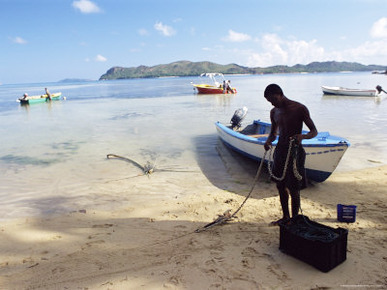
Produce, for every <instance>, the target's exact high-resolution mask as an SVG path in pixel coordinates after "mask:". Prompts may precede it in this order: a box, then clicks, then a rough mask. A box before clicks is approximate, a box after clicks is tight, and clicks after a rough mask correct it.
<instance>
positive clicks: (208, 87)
mask: <svg viewBox="0 0 387 290" xmlns="http://www.w3.org/2000/svg"><path fill="white" fill-rule="evenodd" d="M200 76H201V77H207V79H209V80H210V82H211V83H210V84H209V83H201V84H194V83H191V84H192V85H193V87H194V89H196V90H197V92H198V93H199V94H235V93H236V92H237V91H236V88H232V87H231V86H230V83H229V81H226V80H225V78H224V75H223V74H222V73H203V74H201V75H200Z"/></svg>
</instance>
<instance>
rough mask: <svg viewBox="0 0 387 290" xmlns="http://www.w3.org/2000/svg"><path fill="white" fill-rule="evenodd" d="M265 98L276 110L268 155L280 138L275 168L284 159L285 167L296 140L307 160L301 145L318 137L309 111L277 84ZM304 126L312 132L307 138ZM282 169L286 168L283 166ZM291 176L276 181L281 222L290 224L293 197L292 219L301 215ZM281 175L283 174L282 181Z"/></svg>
mask: <svg viewBox="0 0 387 290" xmlns="http://www.w3.org/2000/svg"><path fill="white" fill-rule="evenodd" d="M265 98H266V100H267V101H268V102H270V103H271V104H272V105H273V106H274V108H273V109H272V110H271V111H270V120H271V131H270V134H269V136H268V138H267V141H266V143H265V145H264V146H265V150H266V151H267V150H269V149H270V147H271V144H272V142H273V141H274V140H275V139H276V137H277V133H278V135H279V138H278V144H277V146H276V152H275V154H274V164H276V161H277V163H278V162H279V160H276V158H280V159H281V160H282V163H283V164H284V162H285V161H284V160H285V158H286V156H284V152H288V148H289V147H288V146H289V143H290V140H291V139H292V138H294V139H295V140H296V141H295V143H296V144H297V145H298V146H299V150H301V151H299V152H300V155H302V154H304V155H303V156H305V151H304V149H303V148H302V143H301V142H302V140H303V139H311V138H313V137H315V136H316V135H317V129H316V126H315V125H314V123H313V121H312V119H311V117H310V115H309V110H308V108H307V107H306V106H304V105H303V104H301V103H299V102H296V101H292V100H289V99H288V98H287V97H285V96H284V94H283V92H282V89H281V88H280V87H279V86H278V85H276V84H271V85H269V86H267V88H266V90H265ZM303 124H305V125H306V126H307V127H308V128H309V132H308V133H307V134H302V126H303ZM277 150H278V152H277ZM281 152H282V153H281ZM276 153H278V154H276ZM301 160H302V161H301V162H304V160H305V159H301ZM280 164H281V163H280ZM303 165H304V164H302V167H303ZM282 167H284V166H283V165H282ZM283 170H284V168H281V170H280V172H281V173H282V172H283ZM290 172H291V171H290V170H288V171H287V175H289V174H291V175H292V176H286V178H285V181H276V183H277V189H278V193H279V196H280V201H281V207H282V212H283V217H282V219H280V220H279V221H281V220H283V221H287V220H289V219H290V213H289V205H288V203H289V194H290V196H291V197H292V217H295V216H296V215H298V212H299V209H300V186H293V185H294V184H295V181H294V179H295V177H294V175H293V173H290ZM281 175H282V174H279V176H278V177H280V176H281ZM304 178H305V176H304ZM289 180H290V181H291V183H290V184H291V186H289V185H288V181H289ZM279 221H276V222H273V223H272V224H273V225H277V224H278V222H279Z"/></svg>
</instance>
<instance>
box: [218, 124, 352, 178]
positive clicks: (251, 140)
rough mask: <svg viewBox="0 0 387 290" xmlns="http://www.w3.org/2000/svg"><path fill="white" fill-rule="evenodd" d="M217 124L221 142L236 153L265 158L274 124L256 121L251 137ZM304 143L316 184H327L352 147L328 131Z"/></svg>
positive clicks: (311, 176)
mask: <svg viewBox="0 0 387 290" xmlns="http://www.w3.org/2000/svg"><path fill="white" fill-rule="evenodd" d="M215 125H216V129H217V132H218V136H219V137H220V139H221V140H222V141H223V142H224V143H225V144H226V145H227V146H228V147H230V148H231V149H232V150H234V151H236V152H239V153H240V154H243V155H245V156H247V157H248V158H251V159H254V160H258V161H260V160H261V159H262V158H263V157H264V154H265V148H264V144H265V142H266V139H267V136H268V133H269V132H270V127H271V124H269V123H265V122H261V121H254V123H253V124H252V125H250V126H251V128H252V130H251V132H250V133H251V134H248V135H247V134H242V133H241V132H236V131H233V130H232V129H230V128H229V127H227V126H225V125H223V124H221V123H219V122H217V123H215ZM246 128H247V127H246ZM242 132H243V130H242ZM302 144H303V147H304V149H305V152H306V161H305V169H306V175H307V177H308V178H309V179H310V180H313V181H315V182H323V181H325V180H326V179H327V178H328V177H329V176H330V175H331V174H332V172H333V171H334V170H335V169H336V167H337V166H338V164H339V162H340V160H341V158H342V157H343V155H344V153H345V151H346V150H347V149H348V147H349V146H350V143H349V142H348V141H347V140H345V139H343V138H340V137H337V136H332V135H330V134H329V133H328V132H322V133H319V134H318V135H317V136H316V137H315V138H313V139H310V140H303V143H302ZM272 145H273V147H274V148H275V147H276V145H277V140H275V141H274V142H273V143H272Z"/></svg>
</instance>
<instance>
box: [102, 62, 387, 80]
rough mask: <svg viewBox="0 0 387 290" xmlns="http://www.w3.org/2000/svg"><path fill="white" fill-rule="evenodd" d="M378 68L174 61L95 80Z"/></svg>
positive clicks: (115, 69) (123, 69)
mask: <svg viewBox="0 0 387 290" xmlns="http://www.w3.org/2000/svg"><path fill="white" fill-rule="evenodd" d="M385 69H386V66H382V65H362V64H360V63H356V62H336V61H327V62H312V63H310V64H307V65H301V64H296V65H294V66H285V65H277V66H270V67H266V68H260V67H255V68H251V67H245V66H240V65H237V64H227V65H221V64H216V63H213V62H208V61H202V62H191V61H177V62H173V63H170V64H160V65H156V66H150V67H149V66H144V65H141V66H138V67H128V68H126V67H112V68H111V69H109V70H108V71H107V72H106V73H105V74H103V75H102V76H101V77H100V78H99V80H117V79H133V78H156V77H172V76H180V77H182V76H198V75H200V74H202V73H206V72H218V73H223V74H253V75H254V74H278V73H320V72H340V71H380V70H385Z"/></svg>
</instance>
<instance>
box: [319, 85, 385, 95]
mask: <svg viewBox="0 0 387 290" xmlns="http://www.w3.org/2000/svg"><path fill="white" fill-rule="evenodd" d="M321 89H322V91H323V93H324V94H326V95H338V96H353V97H377V96H379V95H380V94H381V92H384V91H383V89H382V87H381V86H377V87H376V89H374V90H368V89H349V88H343V87H329V86H321Z"/></svg>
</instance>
